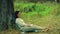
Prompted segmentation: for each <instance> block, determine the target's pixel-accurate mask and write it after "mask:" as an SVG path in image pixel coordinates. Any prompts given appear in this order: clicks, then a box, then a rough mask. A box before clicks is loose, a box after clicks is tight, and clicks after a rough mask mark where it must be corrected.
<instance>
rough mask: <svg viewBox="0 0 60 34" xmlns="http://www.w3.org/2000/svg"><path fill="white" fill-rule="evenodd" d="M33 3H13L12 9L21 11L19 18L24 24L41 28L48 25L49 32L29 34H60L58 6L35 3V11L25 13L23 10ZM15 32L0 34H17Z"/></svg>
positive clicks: (59, 10) (48, 3)
mask: <svg viewBox="0 0 60 34" xmlns="http://www.w3.org/2000/svg"><path fill="white" fill-rule="evenodd" d="M32 5H34V3H14V8H15V11H16V10H18V9H19V10H20V11H22V13H21V18H22V19H23V20H24V21H25V22H26V23H32V24H35V25H39V26H42V27H46V26H48V25H49V27H50V31H49V32H38V33H34V32H33V33H30V34H60V4H58V3H50V2H46V3H36V7H35V9H36V10H35V11H34V10H32V12H28V13H25V12H24V8H25V7H29V8H31V7H32ZM31 9H32V8H31ZM19 33H20V32H19V31H17V30H14V29H13V30H11V31H9V30H8V31H2V32H1V34H19Z"/></svg>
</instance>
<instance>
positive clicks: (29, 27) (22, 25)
mask: <svg viewBox="0 0 60 34" xmlns="http://www.w3.org/2000/svg"><path fill="white" fill-rule="evenodd" d="M15 18H16V21H15V23H16V24H17V25H18V26H19V28H21V30H23V31H29V30H41V29H42V30H45V31H47V30H48V28H43V27H41V26H37V25H33V24H30V23H29V24H27V23H25V22H24V21H23V19H21V18H20V11H16V12H15Z"/></svg>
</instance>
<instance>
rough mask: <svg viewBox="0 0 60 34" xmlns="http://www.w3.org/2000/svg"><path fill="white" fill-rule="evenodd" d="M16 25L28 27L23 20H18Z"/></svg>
mask: <svg viewBox="0 0 60 34" xmlns="http://www.w3.org/2000/svg"><path fill="white" fill-rule="evenodd" d="M16 24H17V25H18V26H27V24H26V23H25V22H24V21H23V20H22V19H21V18H17V19H16Z"/></svg>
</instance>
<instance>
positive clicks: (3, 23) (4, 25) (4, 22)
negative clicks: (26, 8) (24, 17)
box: [0, 0, 14, 31]
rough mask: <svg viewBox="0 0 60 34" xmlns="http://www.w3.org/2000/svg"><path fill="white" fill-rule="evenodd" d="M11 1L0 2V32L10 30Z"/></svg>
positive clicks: (12, 10)
mask: <svg viewBox="0 0 60 34" xmlns="http://www.w3.org/2000/svg"><path fill="white" fill-rule="evenodd" d="M12 14H14V7H13V0H0V31H1V30H5V29H10V28H12V22H11V20H12V18H13V16H12Z"/></svg>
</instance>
